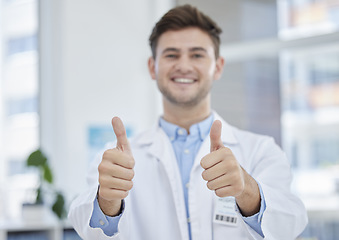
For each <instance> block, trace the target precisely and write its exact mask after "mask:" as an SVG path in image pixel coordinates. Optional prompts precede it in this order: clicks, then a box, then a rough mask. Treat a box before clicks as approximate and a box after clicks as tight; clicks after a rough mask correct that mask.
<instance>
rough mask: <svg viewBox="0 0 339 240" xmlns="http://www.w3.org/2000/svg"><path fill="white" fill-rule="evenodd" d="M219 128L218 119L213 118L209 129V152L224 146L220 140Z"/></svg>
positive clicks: (220, 126)
mask: <svg viewBox="0 0 339 240" xmlns="http://www.w3.org/2000/svg"><path fill="white" fill-rule="evenodd" d="M221 128H222V125H221V122H220V121H219V120H215V121H214V122H213V124H212V127H211V131H210V138H211V152H213V151H215V150H218V149H219V148H221V147H224V144H223V143H222V141H221Z"/></svg>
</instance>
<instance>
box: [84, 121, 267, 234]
mask: <svg viewBox="0 0 339 240" xmlns="http://www.w3.org/2000/svg"><path fill="white" fill-rule="evenodd" d="M212 123H213V115H210V116H209V117H208V118H207V119H205V120H203V121H202V122H199V123H197V124H194V125H192V126H191V127H190V129H189V132H187V131H186V129H184V128H181V127H179V126H177V125H174V124H172V123H169V122H167V121H165V120H164V119H163V118H160V121H159V125H160V127H161V128H162V129H163V130H164V132H165V133H166V134H167V136H168V137H169V139H170V141H171V143H172V146H173V150H174V152H175V156H176V159H177V164H178V167H179V170H180V174H181V181H182V186H183V191H184V197H185V205H186V215H187V218H188V219H189V217H190V216H189V206H188V187H189V180H190V173H191V169H192V166H193V163H194V159H195V157H196V154H197V153H198V151H199V149H200V147H201V144H202V142H203V141H204V139H205V138H206V137H208V136H209V131H210V128H211V126H212ZM258 185H259V189H260V195H261V207H260V212H259V213H257V214H255V215H253V216H250V217H243V219H244V221H245V222H246V223H247V224H248V225H250V226H251V227H252V228H253V229H254V230H255V231H256V232H257V233H259V234H260V235H262V236H263V233H262V230H261V217H262V214H263V212H264V210H265V208H266V205H265V200H264V196H263V193H262V190H261V187H260V184H258ZM120 216H121V215H120ZM120 216H117V217H109V216H105V215H104V214H103V213H102V211H101V209H100V207H99V204H98V202H97V200H95V202H94V209H93V214H92V217H91V221H90V226H91V227H99V228H101V229H103V231H104V233H105V234H106V235H108V236H112V235H113V234H114V233H116V232H117V226H118V222H119V220H120ZM188 231H189V237H190V239H192V238H191V227H190V223H189V222H188Z"/></svg>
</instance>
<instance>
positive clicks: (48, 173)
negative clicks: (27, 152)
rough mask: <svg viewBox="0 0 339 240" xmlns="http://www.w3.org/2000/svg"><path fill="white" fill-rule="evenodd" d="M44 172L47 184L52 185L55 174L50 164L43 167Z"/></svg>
mask: <svg viewBox="0 0 339 240" xmlns="http://www.w3.org/2000/svg"><path fill="white" fill-rule="evenodd" d="M42 168H43V171H44V179H45V180H46V182H49V183H52V182H53V174H52V170H51V169H50V168H49V166H48V164H47V163H45V164H44V165H43V166H42Z"/></svg>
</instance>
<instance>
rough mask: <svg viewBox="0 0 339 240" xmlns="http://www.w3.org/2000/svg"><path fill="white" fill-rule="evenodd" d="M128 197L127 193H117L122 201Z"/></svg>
mask: <svg viewBox="0 0 339 240" xmlns="http://www.w3.org/2000/svg"><path fill="white" fill-rule="evenodd" d="M127 196H128V191H120V192H119V198H120V199H124V198H126V197H127Z"/></svg>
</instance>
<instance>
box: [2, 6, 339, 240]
mask: <svg viewBox="0 0 339 240" xmlns="http://www.w3.org/2000/svg"><path fill="white" fill-rule="evenodd" d="M184 3H191V4H192V5H195V6H197V7H199V8H200V9H201V10H203V11H204V12H206V13H207V14H209V15H211V16H212V17H213V18H214V19H215V20H216V21H217V22H218V23H219V24H220V26H221V27H222V28H223V34H222V43H223V44H222V46H221V54H222V55H223V56H224V57H225V59H226V66H225V70H224V74H223V77H222V79H221V80H219V81H218V82H216V83H215V85H214V88H213V93H212V105H213V108H214V109H215V110H216V111H217V112H219V114H221V115H222V116H223V117H224V118H225V119H226V120H227V121H228V122H230V123H231V124H233V125H236V126H238V127H240V128H243V129H247V130H250V131H254V132H257V133H261V134H266V135H270V136H273V137H274V138H275V140H276V142H277V143H278V144H279V145H280V146H281V147H282V148H283V149H284V151H285V152H286V154H287V156H288V158H289V159H290V162H291V166H292V169H293V173H294V182H293V191H294V192H295V193H296V194H297V195H298V196H300V197H301V199H302V200H303V202H304V204H305V205H306V208H307V210H308V215H309V225H308V227H307V228H306V230H305V231H304V232H303V234H302V235H301V236H300V238H301V239H319V240H334V239H339V0H277V1H273V0H237V1H233V0H211V1H204V0H190V1H184V0H177V1H175V0H162V1H158V0H143V1H137V0H134V1H132V0H129V1H112V0H101V1H95V0H72V1H67V0H40V1H38V0H0V239H1V240H2V239H54V240H59V239H78V237H77V236H76V234H75V233H74V232H73V230H72V227H71V226H70V224H69V223H68V222H67V220H63V221H59V220H57V219H56V218H53V217H51V216H49V217H46V216H45V217H46V219H44V217H42V218H41V219H35V220H34V221H30V223H27V219H25V218H23V213H22V204H23V203H26V202H29V201H31V200H32V197H31V193H32V190H34V189H36V188H37V186H38V184H39V177H38V175H37V172H36V171H34V170H32V169H30V168H27V167H26V158H27V156H28V155H29V154H30V153H31V152H32V151H34V150H36V149H37V148H39V147H40V148H41V149H42V150H43V151H44V152H45V154H46V155H47V156H48V161H49V162H50V164H51V166H52V171H53V173H54V175H55V182H54V184H55V186H56V188H58V189H61V190H62V192H63V194H64V196H65V197H66V208H68V207H69V203H70V202H71V201H72V199H74V197H76V196H77V194H79V193H80V192H82V191H84V190H85V188H86V173H87V169H88V167H89V165H90V163H91V160H92V159H93V157H94V155H95V153H96V152H97V151H98V150H99V149H100V148H102V147H103V145H104V144H105V142H106V141H110V140H114V134H113V131H112V130H111V126H110V120H111V118H112V117H113V116H115V115H118V116H120V117H121V118H122V119H123V121H124V122H125V124H126V127H127V130H128V135H129V136H133V135H135V134H137V133H138V132H140V131H142V130H143V129H145V128H147V127H149V126H151V125H152V124H154V123H155V120H156V118H157V116H158V115H159V114H161V112H162V110H161V98H160V95H159V93H158V92H157V90H156V89H157V88H156V86H155V83H154V81H152V80H151V78H150V77H149V75H148V72H147V65H146V61H147V58H148V56H149V55H150V50H149V47H148V36H149V34H150V31H151V28H152V26H153V24H154V23H155V22H156V21H157V20H158V19H159V17H160V16H161V15H162V14H163V13H165V12H166V11H167V10H168V9H169V8H171V7H173V6H175V5H176V4H184ZM50 215H53V214H52V213H50Z"/></svg>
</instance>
